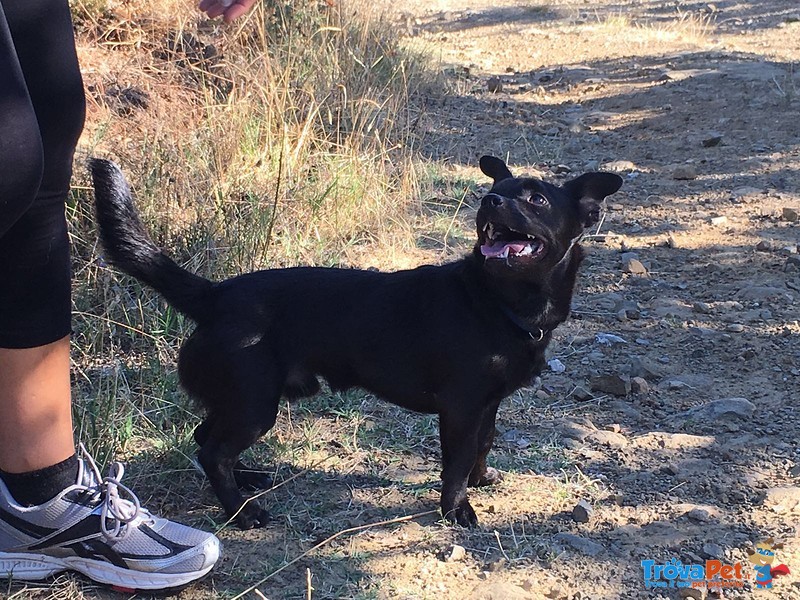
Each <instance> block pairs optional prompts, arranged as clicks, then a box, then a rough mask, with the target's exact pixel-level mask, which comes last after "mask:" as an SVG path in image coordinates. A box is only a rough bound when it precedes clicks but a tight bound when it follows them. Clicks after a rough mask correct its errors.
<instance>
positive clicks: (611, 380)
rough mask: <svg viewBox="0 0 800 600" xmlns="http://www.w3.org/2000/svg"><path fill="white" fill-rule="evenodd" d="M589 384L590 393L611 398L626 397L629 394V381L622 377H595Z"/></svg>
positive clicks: (627, 378)
mask: <svg viewBox="0 0 800 600" xmlns="http://www.w3.org/2000/svg"><path fill="white" fill-rule="evenodd" d="M589 383H590V385H591V386H592V391H595V392H603V393H604V394H611V395H613V396H627V395H628V394H630V392H631V380H630V378H629V377H626V376H624V375H613V374H612V375H595V376H594V377H592V378H591V379H590V380H589Z"/></svg>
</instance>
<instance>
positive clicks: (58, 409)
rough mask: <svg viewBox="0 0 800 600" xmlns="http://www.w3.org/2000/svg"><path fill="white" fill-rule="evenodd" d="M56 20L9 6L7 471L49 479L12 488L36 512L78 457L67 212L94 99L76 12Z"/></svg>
mask: <svg viewBox="0 0 800 600" xmlns="http://www.w3.org/2000/svg"><path fill="white" fill-rule="evenodd" d="M9 7H10V8H9ZM53 9H54V5H53V3H52V2H50V3H45V2H42V1H34V2H17V1H16V0H15V1H14V2H13V3H11V2H5V5H2V4H0V132H2V133H0V174H1V175H0V471H3V472H5V473H6V474H11V475H15V474H22V473H26V474H27V473H31V472H37V473H36V474H35V475H34V476H33V478H27V479H26V478H14V477H8V481H7V483H8V484H9V486H10V487H12V489H13V488H16V487H19V485H21V486H22V487H21V488H20V494H21V495H22V496H23V497H24V498H25V499H29V500H31V501H33V502H34V503H35V502H36V501H38V500H42V499H43V498H42V497H41V496H42V494H47V493H48V492H49V491H52V492H53V493H52V494H51V496H52V495H55V493H56V492H57V485H58V482H57V481H56V482H54V485H55V486H56V489H50V490H48V486H46V485H45V486H43V485H41V484H42V479H41V475H42V473H38V471H40V470H42V469H46V468H48V467H53V466H54V465H57V464H60V463H63V462H64V461H65V459H68V458H69V457H71V456H73V455H74V454H75V447H74V441H73V436H72V418H71V403H70V385H69V383H70V382H69V338H68V334H69V331H70V308H71V307H70V259H69V240H68V237H67V227H66V218H65V215H64V204H65V200H66V196H67V193H68V191H69V179H70V175H71V165H72V154H73V152H74V149H75V144H76V143H77V140H78V136H79V135H80V131H81V128H82V126H83V116H84V100H83V85H82V82H81V77H80V71H79V70H78V65H77V56H76V54H75V50H74V42H73V41H72V29H71V25H70V21H69V13H68V12H65V13H64V14H62V15H61V16H60V18H59V16H58V15H53V14H52V11H53ZM64 10H66V7H64ZM65 23H66V25H65ZM15 40H22V42H21V43H17V42H16V41H15ZM32 73H33V74H35V75H36V76H31V75H30V74H32ZM26 74H27V76H26ZM50 82H52V87H51V86H50ZM66 466H70V465H66ZM76 467H77V462H74V463H73V464H72V465H71V471H72V472H71V473H70V472H69V470H66V471H65V472H64V473H63V474H62V478H61V479H62V480H66V478H67V477H68V478H69V479H70V480H71V482H74V478H75V476H76V473H77V469H76ZM44 474H46V475H52V474H53V469H50V470H49V471H46V472H45V473H44ZM26 487H27V488H31V490H32V491H34V492H36V493H34V494H32V495H31V494H29V493H26V492H27V490H26V489H25V488H26ZM62 487H63V486H62ZM45 499H46V498H45Z"/></svg>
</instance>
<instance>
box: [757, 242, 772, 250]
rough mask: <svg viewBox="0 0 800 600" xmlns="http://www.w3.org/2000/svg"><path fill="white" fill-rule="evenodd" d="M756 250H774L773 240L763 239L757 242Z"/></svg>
mask: <svg viewBox="0 0 800 600" xmlns="http://www.w3.org/2000/svg"><path fill="white" fill-rule="evenodd" d="M756 251H757V252H772V242H770V241H767V240H761V241H760V242H758V243H757V244H756Z"/></svg>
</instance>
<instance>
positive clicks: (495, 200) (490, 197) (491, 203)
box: [482, 194, 503, 208]
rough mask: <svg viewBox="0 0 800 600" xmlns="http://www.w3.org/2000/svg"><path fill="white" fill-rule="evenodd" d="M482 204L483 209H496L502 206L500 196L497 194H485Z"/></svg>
mask: <svg viewBox="0 0 800 600" xmlns="http://www.w3.org/2000/svg"><path fill="white" fill-rule="evenodd" d="M482 204H483V206H484V207H493V208H497V207H498V206H502V204H503V197H502V196H498V195H497V194H486V195H485V196H484V197H483V202H482Z"/></svg>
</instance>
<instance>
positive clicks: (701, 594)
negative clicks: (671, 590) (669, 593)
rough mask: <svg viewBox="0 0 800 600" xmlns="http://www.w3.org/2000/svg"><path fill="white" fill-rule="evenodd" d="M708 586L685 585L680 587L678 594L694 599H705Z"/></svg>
mask: <svg viewBox="0 0 800 600" xmlns="http://www.w3.org/2000/svg"><path fill="white" fill-rule="evenodd" d="M705 593H706V588H692V587H683V588H678V596H680V597H681V598H691V599H692V600H705Z"/></svg>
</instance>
